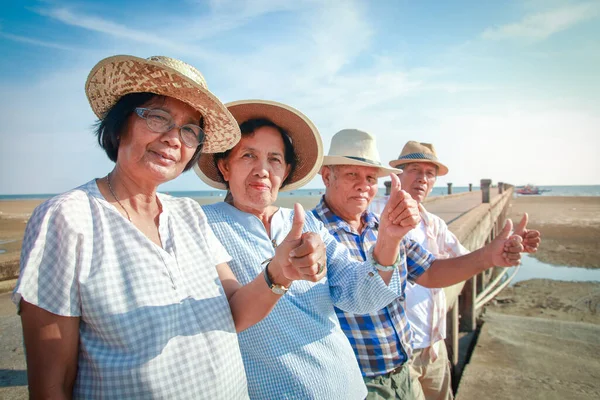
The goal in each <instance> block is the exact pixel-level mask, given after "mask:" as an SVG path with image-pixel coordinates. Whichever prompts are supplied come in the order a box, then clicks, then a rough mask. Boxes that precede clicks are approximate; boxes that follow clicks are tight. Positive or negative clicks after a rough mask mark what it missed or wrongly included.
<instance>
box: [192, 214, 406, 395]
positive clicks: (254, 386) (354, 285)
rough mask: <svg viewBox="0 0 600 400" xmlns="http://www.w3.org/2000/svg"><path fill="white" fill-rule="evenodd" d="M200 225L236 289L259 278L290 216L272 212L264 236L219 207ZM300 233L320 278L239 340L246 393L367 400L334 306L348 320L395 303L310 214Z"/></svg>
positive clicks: (366, 266)
mask: <svg viewBox="0 0 600 400" xmlns="http://www.w3.org/2000/svg"><path fill="white" fill-rule="evenodd" d="M203 209H204V212H205V213H206V217H207V219H208V222H209V224H210V226H211V228H212V230H213V231H214V233H215V235H216V236H217V238H218V239H219V240H220V242H221V243H222V244H223V246H225V248H226V250H227V252H228V253H229V254H230V255H231V257H232V258H233V260H232V261H231V262H230V263H229V265H230V267H231V269H232V271H233V272H234V274H235V276H236V277H237V279H238V280H239V282H240V283H241V284H243V285H244V284H247V283H249V282H250V281H252V280H253V279H254V278H255V277H256V276H257V275H258V274H260V273H262V270H263V268H264V267H263V266H262V265H261V263H262V262H263V261H264V260H265V259H267V258H270V257H273V255H274V254H275V250H274V248H273V242H272V240H275V243H281V242H282V241H283V239H284V238H285V237H286V235H287V233H288V232H289V230H290V228H291V226H292V218H293V211H292V210H289V209H279V210H278V211H277V212H276V213H275V214H274V215H273V217H272V219H271V234H270V236H269V235H268V234H267V232H266V230H265V227H264V225H263V224H262V222H261V221H260V220H259V219H258V218H257V217H256V216H254V215H252V214H248V213H245V212H243V211H240V210H238V209H236V208H235V207H233V206H231V205H230V204H227V203H218V204H212V205H208V206H203ZM304 231H305V232H308V231H310V232H316V233H318V234H319V235H320V236H321V237H322V239H323V242H324V243H325V246H326V252H327V277H326V278H323V279H322V280H320V281H319V282H315V283H313V282H307V281H295V282H293V283H292V285H291V287H290V290H289V291H288V292H287V293H286V294H285V295H284V296H282V298H281V299H280V300H279V302H278V303H277V304H276V306H275V308H274V309H273V311H271V313H270V314H269V315H268V316H267V317H266V318H265V319H264V320H262V321H261V322H259V323H258V324H256V325H254V326H252V327H251V328H248V329H247V330H245V331H243V332H241V333H240V334H239V342H240V348H241V351H242V358H243V360H244V366H245V368H246V375H247V379H248V391H249V393H250V397H251V398H254V399H283V398H286V399H288V398H294V399H334V398H335V399H364V398H365V396H366V395H367V390H366V387H365V385H364V383H363V380H362V376H361V373H360V368H359V366H358V364H357V362H356V358H355V357H354V353H353V352H352V347H350V344H349V343H348V340H347V338H346V336H345V335H344V333H343V332H342V330H341V329H340V324H339V321H338V318H337V316H336V314H335V310H334V305H335V306H337V307H339V308H341V309H344V310H347V311H354V312H363V313H365V312H370V311H375V310H379V309H381V308H382V307H384V306H385V305H386V304H389V303H390V302H392V301H393V300H394V299H395V298H396V297H397V291H395V290H393V289H392V288H390V287H388V286H386V284H385V283H384V282H383V280H382V279H381V277H380V276H379V274H378V273H377V270H376V269H375V268H374V266H373V265H372V264H371V263H368V262H362V263H358V262H355V261H353V260H352V257H351V255H350V254H349V253H348V249H346V247H345V246H342V245H340V244H339V243H338V242H337V241H336V240H335V238H333V237H332V236H331V235H330V234H329V232H328V231H327V229H325V227H324V226H323V224H322V223H321V222H320V221H319V220H317V219H316V218H315V217H314V216H313V215H312V214H310V213H308V214H307V215H306V220H305V224H304Z"/></svg>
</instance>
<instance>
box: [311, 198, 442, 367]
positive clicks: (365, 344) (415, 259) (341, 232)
mask: <svg viewBox="0 0 600 400" xmlns="http://www.w3.org/2000/svg"><path fill="white" fill-rule="evenodd" d="M312 212H313V214H314V215H315V216H316V217H317V218H319V219H320V220H321V221H322V222H323V223H324V224H325V227H326V228H327V229H329V232H330V233H331V234H332V235H333V236H334V237H335V238H336V240H337V241H338V242H340V243H342V244H344V245H345V247H347V248H348V249H349V250H350V254H351V255H352V257H354V258H355V259H356V260H358V261H364V260H366V259H367V253H368V251H369V249H370V248H371V247H372V246H373V245H375V243H376V242H377V233H378V229H379V218H377V216H376V215H375V214H373V213H371V212H369V211H366V212H365V213H364V214H363V216H362V219H363V222H364V229H363V230H362V232H361V233H358V232H357V231H356V230H355V229H354V228H352V227H351V226H350V225H349V224H348V223H347V222H346V221H344V220H343V219H342V218H340V217H338V216H337V215H335V214H334V213H333V212H332V211H331V210H330V209H329V207H327V204H326V203H325V197H323V198H322V199H321V201H320V202H319V204H317V206H316V207H315V209H314V210H313V211H312ZM400 259H401V260H402V262H401V265H400V267H399V269H398V271H397V272H398V273H397V274H394V275H395V276H398V275H399V281H400V296H399V297H397V298H396V299H394V300H393V301H392V302H390V303H389V304H387V305H386V306H385V307H382V308H381V309H380V310H378V311H376V312H372V313H368V314H354V313H348V312H345V311H344V310H340V309H337V308H336V312H337V315H338V318H339V320H340V324H341V327H342V330H343V331H344V333H345V334H346V336H347V337H348V339H349V340H350V344H351V345H352V349H353V350H354V353H355V355H356V358H357V360H358V363H359V364H360V367H361V370H362V374H363V375H364V376H367V377H374V376H379V375H383V374H386V373H388V372H390V371H392V370H393V369H395V368H397V367H399V366H401V365H403V364H404V363H405V362H406V361H407V360H408V359H409V358H410V356H411V353H412V347H411V342H412V332H411V329H410V324H409V322H408V319H407V317H406V311H405V309H404V291H405V289H406V280H407V279H409V280H411V281H414V280H415V279H417V278H418V277H419V276H420V275H421V274H422V273H423V272H425V271H426V270H427V269H428V268H429V267H430V265H431V263H432V262H433V261H434V260H435V257H434V256H433V255H432V254H431V253H429V252H428V251H427V250H425V249H424V248H423V247H422V246H421V245H420V244H418V243H417V242H414V241H412V240H409V239H406V238H405V239H403V241H402V243H401V245H400Z"/></svg>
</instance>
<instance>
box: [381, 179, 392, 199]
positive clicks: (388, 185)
mask: <svg viewBox="0 0 600 400" xmlns="http://www.w3.org/2000/svg"><path fill="white" fill-rule="evenodd" d="M383 184H384V185H385V195H386V196H389V195H390V193H391V192H392V181H385V182H383Z"/></svg>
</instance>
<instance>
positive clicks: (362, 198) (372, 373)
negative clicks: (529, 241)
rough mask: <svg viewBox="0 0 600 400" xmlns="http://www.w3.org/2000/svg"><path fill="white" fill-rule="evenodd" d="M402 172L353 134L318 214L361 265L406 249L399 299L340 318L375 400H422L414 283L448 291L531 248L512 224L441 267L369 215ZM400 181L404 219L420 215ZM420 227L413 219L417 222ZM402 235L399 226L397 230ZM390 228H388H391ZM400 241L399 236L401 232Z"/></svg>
mask: <svg viewBox="0 0 600 400" xmlns="http://www.w3.org/2000/svg"><path fill="white" fill-rule="evenodd" d="M390 172H392V173H393V174H398V173H400V172H401V171H400V170H397V169H390V168H388V167H385V166H383V165H381V163H380V161H379V154H378V152H377V149H376V144H375V138H374V137H373V136H372V135H370V134H368V133H367V132H363V131H359V130H356V129H345V130H342V131H340V132H338V133H336V134H335V135H334V136H333V138H332V140H331V147H330V149H329V154H328V155H327V156H325V157H324V160H323V167H322V168H321V175H322V178H323V182H324V183H325V188H326V189H325V195H324V196H323V198H322V199H321V201H320V203H319V204H318V205H317V206H316V207H315V209H314V210H313V214H314V215H315V216H316V217H317V218H319V219H321V221H323V223H324V224H325V227H326V228H327V229H329V231H330V232H331V234H332V235H333V236H334V237H335V238H336V239H337V240H338V241H339V242H341V243H343V244H345V245H346V246H347V247H348V248H349V249H350V253H351V254H352V255H353V256H354V257H355V258H356V259H357V260H365V259H366V258H367V257H369V252H370V249H371V248H372V246H373V245H374V243H375V242H377V241H380V240H382V241H384V242H385V243H387V244H388V245H391V244H394V245H397V246H399V247H400V252H399V258H398V261H397V262H396V263H395V265H394V267H395V268H396V271H395V272H394V273H395V274H396V273H397V274H398V278H399V279H398V280H397V282H398V283H399V284H398V285H396V286H395V290H396V291H397V294H398V297H397V298H396V299H395V300H394V301H392V302H391V303H390V304H388V305H387V306H386V307H385V308H383V309H381V310H380V311H378V312H376V313H372V314H364V315H356V314H350V313H346V312H343V311H342V310H336V311H337V315H338V319H339V320H340V324H341V327H342V329H343V330H344V333H345V334H346V336H347V337H348V339H349V341H350V344H351V345H352V348H353V350H354V352H355V355H356V358H357V360H358V363H359V365H360V367H361V371H362V374H363V379H364V381H365V383H366V385H367V388H368V390H369V394H368V396H367V399H375V398H377V399H380V398H385V399H394V398H402V399H405V398H411V399H412V398H422V396H419V395H418V393H415V392H414V391H413V390H412V388H411V381H410V376H409V371H408V368H407V367H406V366H405V364H406V363H407V361H408V360H409V359H410V355H411V351H412V348H411V345H410V343H411V329H410V325H409V323H408V320H407V318H406V311H405V304H404V298H405V293H404V290H405V287H406V281H407V280H410V281H413V282H419V284H421V285H423V286H426V287H445V286H450V285H453V284H455V283H458V282H461V281H463V280H465V279H468V278H469V277H471V276H473V275H475V274H477V273H479V272H481V271H483V270H485V269H487V268H491V267H492V266H494V265H503V266H514V265H518V263H519V260H520V254H519V253H520V252H521V251H522V250H523V246H522V245H521V243H520V238H516V237H515V238H509V232H510V230H511V229H512V223H511V222H509V223H507V225H506V226H505V227H504V229H503V231H502V233H501V234H500V235H499V236H498V238H497V239H495V240H494V241H493V242H492V243H490V244H489V245H488V246H486V248H485V250H480V251H476V252H473V253H471V254H469V255H467V256H464V257H460V258H454V259H445V260H439V259H436V258H435V257H434V256H433V255H432V254H431V253H430V252H428V251H427V250H425V249H424V248H423V247H422V246H421V245H420V244H419V243H417V242H415V241H413V240H410V239H407V238H406V236H405V237H403V238H400V239H398V238H397V235H391V232H390V231H391V229H393V228H391V227H390V224H389V223H385V224H382V225H380V221H381V222H383V221H385V219H389V212H388V211H387V210H386V209H385V208H384V209H383V212H382V213H381V217H378V216H377V215H375V214H373V213H372V212H370V211H369V210H368V206H369V204H370V203H371V201H372V200H373V198H374V197H375V194H376V193H377V178H379V177H382V176H385V175H387V174H388V173H390ZM393 174H392V175H391V177H392V193H391V195H390V196H391V197H392V198H394V199H395V201H394V203H396V202H398V201H399V200H400V199H401V200H400V201H401V202H404V203H405V205H406V211H405V213H402V214H400V217H399V218H396V219H395V220H394V221H392V222H393V225H394V224H397V223H399V221H400V220H401V219H402V217H405V216H406V215H411V216H412V215H413V214H412V213H413V207H414V205H415V203H414V202H413V200H412V199H411V198H410V195H409V194H408V193H407V192H405V191H403V190H402V188H401V185H400V181H399V180H398V179H396V176H394V175H393ZM404 221H414V219H413V218H412V217H411V219H410V220H407V219H404ZM395 226H396V227H397V225H395ZM384 227H385V228H384ZM396 233H397V232H396Z"/></svg>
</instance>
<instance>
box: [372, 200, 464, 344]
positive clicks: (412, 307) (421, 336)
mask: <svg viewBox="0 0 600 400" xmlns="http://www.w3.org/2000/svg"><path fill="white" fill-rule="evenodd" d="M388 198H389V196H385V197H381V198H378V199H375V200H374V201H373V202H372V203H371V205H370V207H369V208H370V210H371V211H372V212H374V213H377V214H381V212H382V211H383V208H384V207H385V204H386V203H387V200H388ZM419 210H420V214H421V223H420V224H419V226H418V227H417V228H415V229H413V230H412V231H410V232H409V233H408V234H407V237H408V238H410V239H412V240H414V241H416V242H417V243H419V244H420V245H421V246H423V247H424V248H426V249H427V250H429V251H430V252H431V253H433V254H434V255H435V257H436V258H441V259H443V258H453V257H458V256H461V255H464V254H468V253H469V250H467V249H466V248H465V247H463V246H462V245H461V244H460V242H459V241H458V239H457V238H456V236H455V235H454V234H453V233H452V232H450V230H449V229H448V225H446V223H445V222H444V221H443V220H442V219H441V218H440V217H438V216H436V215H434V214H432V213H430V212H428V211H427V210H426V209H425V207H424V206H423V204H419ZM434 302H437V307H440V309H441V310H443V312H442V313H441V315H440V318H434V317H435V313H434ZM406 311H407V315H408V320H409V323H410V327H411V329H412V332H413V343H412V344H413V348H414V349H423V348H427V347H429V346H431V345H433V344H435V343H432V338H431V333H432V332H433V331H434V328H435V330H436V331H438V332H440V334H441V336H440V337H438V338H437V339H438V340H439V339H440V338H441V339H443V338H445V337H446V318H445V314H446V298H445V296H444V291H443V289H429V288H426V287H423V286H421V285H419V284H416V283H413V282H409V283H408V284H407V286H406ZM433 321H435V322H433ZM433 323H435V324H436V326H433V325H432V324H433Z"/></svg>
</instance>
